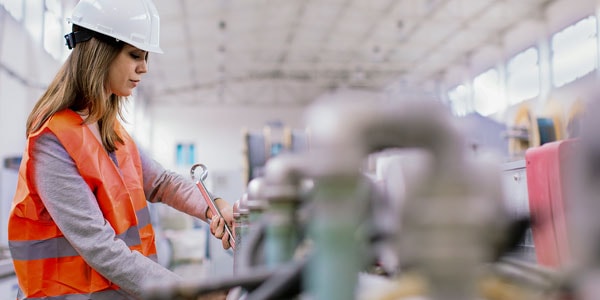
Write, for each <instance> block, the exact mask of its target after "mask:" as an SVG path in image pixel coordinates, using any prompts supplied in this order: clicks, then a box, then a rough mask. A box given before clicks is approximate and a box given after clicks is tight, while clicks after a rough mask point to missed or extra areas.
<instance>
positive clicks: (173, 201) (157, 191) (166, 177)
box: [139, 149, 214, 221]
mask: <svg viewBox="0 0 600 300" xmlns="http://www.w3.org/2000/svg"><path fill="white" fill-rule="evenodd" d="M139 152H140V158H141V160H142V172H143V174H144V193H145V194H146V198H147V200H148V201H150V202H162V203H165V204H167V205H169V206H171V207H173V208H175V209H177V210H179V211H182V212H184V213H187V214H188V215H192V216H194V217H197V218H200V219H201V220H203V221H206V210H207V208H208V205H207V204H206V201H205V200H204V199H203V197H202V194H201V193H200V190H198V187H197V186H196V184H195V183H194V182H193V181H192V180H191V179H188V178H185V177H183V176H182V175H180V174H178V173H175V172H172V171H169V170H166V169H165V168H164V167H163V166H161V165H160V164H159V163H158V162H156V161H155V160H153V159H152V158H150V157H149V156H148V155H147V154H146V153H145V152H144V151H143V150H141V149H140V150H139ZM213 198H214V195H213Z"/></svg>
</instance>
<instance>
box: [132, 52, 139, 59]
mask: <svg viewBox="0 0 600 300" xmlns="http://www.w3.org/2000/svg"><path fill="white" fill-rule="evenodd" d="M131 57H132V58H133V59H138V58H140V56H139V55H137V54H135V53H131Z"/></svg>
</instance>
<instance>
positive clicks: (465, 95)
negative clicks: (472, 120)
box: [448, 84, 470, 117]
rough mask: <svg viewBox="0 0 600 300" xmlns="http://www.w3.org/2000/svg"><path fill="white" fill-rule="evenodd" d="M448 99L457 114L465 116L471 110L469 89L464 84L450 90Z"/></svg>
mask: <svg viewBox="0 0 600 300" xmlns="http://www.w3.org/2000/svg"><path fill="white" fill-rule="evenodd" d="M448 99H449V100H450V106H451V107H452V112H453V113H454V115H456V116H459V117H460V116H464V115H466V114H467V113H469V112H470V107H469V90H468V89H467V87H465V86H464V85H462V84H461V85H459V86H457V87H455V88H453V89H451V90H449V91H448Z"/></svg>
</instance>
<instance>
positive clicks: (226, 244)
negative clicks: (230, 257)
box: [221, 231, 231, 250]
mask: <svg viewBox="0 0 600 300" xmlns="http://www.w3.org/2000/svg"><path fill="white" fill-rule="evenodd" d="M221 244H223V249H226V250H227V249H229V247H231V244H230V243H229V233H227V231H225V233H224V234H223V237H222V238H221Z"/></svg>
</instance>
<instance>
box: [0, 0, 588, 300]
mask: <svg viewBox="0 0 600 300" xmlns="http://www.w3.org/2000/svg"><path fill="white" fill-rule="evenodd" d="M154 2H155V4H156V6H157V9H158V12H159V14H160V22H161V32H160V37H161V40H160V43H161V47H162V49H163V51H164V54H150V55H149V59H148V69H149V70H148V73H147V74H145V75H144V77H143V79H142V82H141V84H140V85H139V87H138V88H137V89H136V90H135V93H134V95H132V96H131V97H130V98H131V99H130V101H128V104H127V115H126V116H125V119H126V121H125V122H124V124H125V127H126V128H127V129H128V131H129V132H130V133H131V135H132V136H133V137H134V138H135V139H136V141H137V143H138V146H139V147H141V148H144V149H145V150H146V151H147V152H148V153H149V154H150V155H151V156H152V157H153V158H154V159H155V160H156V161H158V162H159V163H160V164H162V165H163V166H164V167H166V168H168V169H171V170H174V171H176V172H179V173H181V174H184V175H185V176H189V172H190V168H191V166H192V165H194V164H195V163H203V164H205V165H206V166H208V169H209V175H208V178H207V180H206V184H207V185H208V186H209V188H210V190H211V191H212V192H213V193H214V194H217V195H219V196H221V197H222V198H223V199H226V200H228V201H229V202H230V203H231V204H234V203H235V202H236V201H238V200H240V199H241V198H242V196H243V195H244V194H245V193H247V192H248V183H249V181H250V180H251V179H253V178H255V177H258V176H261V175H264V173H265V170H264V167H265V164H266V162H267V161H268V160H269V159H272V158H275V157H277V156H278V155H279V154H281V153H284V152H293V153H302V152H303V151H307V150H308V151H310V149H311V147H313V145H314V144H313V142H314V141H313V140H312V139H313V138H316V139H318V134H319V130H318V129H316V128H311V124H312V125H315V123H311V122H312V121H311V120H312V119H310V116H311V115H310V113H311V112H313V111H314V110H315V109H316V110H318V109H319V107H320V106H319V105H321V104H323V103H342V104H341V105H340V106H339V111H340V113H342V112H346V110H345V109H346V108H348V109H349V111H350V113H349V115H347V116H345V117H346V119H344V120H343V121H342V122H341V123H342V124H344V125H343V127H345V128H346V127H347V128H350V130H351V129H352V128H355V127H356V126H355V125H353V124H355V122H358V124H360V122H361V121H360V120H362V119H361V117H360V114H361V112H362V111H370V109H371V108H372V106H377V105H380V104H381V105H395V106H398V107H400V108H402V107H403V103H410V104H407V110H408V111H409V112H410V109H414V110H416V111H419V108H415V107H414V106H413V104H414V103H418V102H419V101H421V100H422V101H430V100H431V101H434V102H436V103H440V105H441V106H442V107H443V108H444V112H445V113H447V114H448V115H449V116H450V120H451V122H452V124H454V125H456V127H457V128H458V130H459V132H460V133H461V134H462V135H463V137H464V140H465V141H466V143H467V144H468V146H467V147H466V150H465V152H467V153H468V154H467V155H468V156H469V157H471V156H472V157H484V156H485V157H487V156H489V157H492V159H493V160H494V161H495V162H497V163H498V164H499V165H500V168H501V171H502V176H501V177H499V178H498V180H497V181H496V182H495V186H497V187H499V188H501V189H502V190H503V194H504V198H505V200H504V202H505V203H504V204H505V205H506V208H507V211H508V212H509V215H513V216H530V214H531V213H532V212H531V208H532V206H531V205H532V204H531V201H532V200H531V199H529V198H530V197H531V193H529V194H528V190H527V188H528V186H527V184H526V183H525V181H519V180H520V179H521V177H519V176H525V172H526V170H525V169H526V158H525V153H526V151H527V150H529V149H531V148H535V147H541V146H542V145H543V144H545V143H551V142H556V141H562V140H567V139H570V138H577V137H578V133H579V132H580V131H579V130H580V129H581V128H580V126H579V123H578V122H579V121H580V119H581V118H582V117H583V115H584V112H586V104H587V103H589V102H592V101H595V100H597V98H598V97H599V95H600V94H599V93H598V88H597V86H598V79H599V74H600V70H599V68H598V67H599V60H600V38H599V35H598V32H599V30H600V23H599V22H598V17H599V16H600V15H599V13H598V12H599V11H600V10H599V9H600V2H598V1H596V0H575V1H573V0H323V1H314V0H312V1H311V0H277V1H274V0H243V1H240V0H210V1H195V0H154ZM76 4H77V1H76V0H0V159H1V161H2V168H1V170H0V249H1V250H2V252H1V253H0V254H2V257H1V258H2V259H1V260H0V299H14V297H13V295H15V293H16V288H17V287H16V278H15V277H14V274H13V270H12V261H11V259H10V253H9V251H8V241H7V230H6V228H7V219H8V213H9V210H10V207H11V202H12V197H13V195H14V192H15V187H16V182H17V172H18V166H19V165H18V164H19V161H20V157H21V155H22V152H23V149H24V147H25V142H26V136H25V122H26V119H27V116H28V114H29V112H30V111H31V109H32V107H33V105H34V104H35V102H36V101H37V100H38V99H39V97H40V96H41V94H42V93H43V92H44V90H45V88H46V87H47V86H48V84H49V82H50V81H51V79H52V78H53V76H54V74H55V73H56V71H57V70H58V68H59V67H60V65H61V64H62V63H63V62H64V61H65V59H66V57H67V56H68V55H69V53H70V50H69V49H68V48H67V47H66V46H65V45H64V39H63V38H62V37H63V36H64V35H65V34H67V33H68V32H70V24H68V22H67V21H66V18H68V17H69V16H70V14H71V11H72V9H73V7H74V6H75V5H76ZM359 104H365V105H364V106H359ZM353 105H358V106H357V107H358V108H356V109H355V110H351V109H350V108H349V107H354V106H353ZM416 106H417V107H418V105H416ZM334 111H335V109H334ZM400 111H402V109H400ZM315 115H316V114H315ZM332 119H334V118H332ZM324 123H326V122H324ZM357 126H358V125H357ZM419 130H420V129H417V128H415V132H419ZM425 132H426V131H425ZM423 134H429V133H427V132H426V133H423ZM342 152H343V151H342ZM394 154H396V153H395V152H389V151H388V152H375V151H373V153H369V156H368V157H365V161H364V162H363V163H364V165H362V167H361V170H362V171H363V173H365V174H366V175H368V176H370V178H373V180H374V181H375V182H378V183H379V184H380V185H383V186H384V188H385V189H386V191H388V192H389V193H390V194H392V195H393V194H394V191H396V192H398V190H400V191H399V192H398V193H401V192H402V189H401V188H400V186H402V185H405V184H406V185H408V184H409V183H407V182H410V179H406V181H404V182H403V183H398V182H396V183H391V182H390V181H391V180H390V178H389V177H386V173H385V172H383V171H382V170H381V169H378V168H380V167H381V166H383V165H385V164H386V163H390V161H392V160H391V159H390V157H392V156H394ZM409 160H410V159H409ZM415 161H418V160H416V159H413V160H410V162H409V163H405V164H406V165H408V166H407V169H408V170H410V169H411V167H412V168H415V166H414V164H416V163H415ZM319 163H320V162H318V161H307V162H306V164H307V165H309V166H311V165H313V164H314V165H317V164H319ZM405 172H408V171H406V170H405ZM527 176H530V174H529V173H527ZM409 177H410V176H409ZM548 180H550V179H548ZM529 188H530V189H531V186H529ZM390 191H391V192H390ZM400 198H401V197H400ZM153 206H156V207H154V210H153V213H154V217H155V218H154V219H153V222H156V224H155V226H156V227H157V228H158V229H157V236H158V237H159V238H157V245H158V248H159V258H160V259H159V260H160V262H161V263H162V264H164V265H165V266H168V267H169V268H172V269H174V270H176V271H177V272H179V273H180V274H183V275H184V276H196V277H200V278H202V277H203V276H206V277H210V276H216V277H218V278H221V277H227V276H233V274H234V269H233V265H234V254H233V252H232V251H231V250H228V251H225V250H223V249H222V248H221V245H220V241H218V240H216V239H214V238H211V237H210V233H209V232H208V228H207V225H206V224H204V223H203V222H201V221H199V220H195V219H193V218H191V217H188V216H185V215H182V214H181V213H178V212H175V211H174V210H171V209H168V208H166V207H164V206H162V205H160V204H157V205H153ZM535 235H536V233H535V232H534V233H533V234H532V232H531V229H528V230H527V233H526V234H525V235H524V236H525V238H524V240H522V241H521V242H520V244H519V251H521V256H520V257H521V258H522V259H523V260H524V261H526V262H527V263H530V264H532V265H535V266H542V265H544V266H543V267H544V268H550V269H553V268H554V269H555V268H558V266H560V265H561V260H560V259H557V260H553V259H552V258H550V259H547V257H548V256H543V255H549V254H547V252H546V253H542V254H540V253H539V252H538V251H544V250H542V249H541V248H539V249H536V248H538V247H542V246H541V245H547V244H545V242H547V241H542V240H536V236H535ZM557 235H558V234H557ZM556 239H557V240H560V238H556ZM540 241H542V242H540ZM540 243H541V244H540ZM559 248H560V247H559ZM559 250H560V249H559ZM559 250H556V251H559ZM547 251H550V250H547ZM550 252H551V251H550ZM536 255H537V256H536ZM540 255H542V257H543V258H542V260H541V261H540ZM550 256H551V255H550ZM544 259H547V260H544ZM315 289H317V288H315ZM540 289H541V288H540ZM317 293H318V292H317ZM323 293H325V292H323ZM325 294H326V293H325ZM5 295H8V296H5ZM528 295H531V293H530V294H528ZM532 297H533V296H532ZM358 298H360V297H358V296H357V299H358ZM314 299H317V298H314ZM364 299H378V298H376V297H375V298H369V297H365V298H364ZM380 299H392V298H380ZM394 299H396V298H394ZM398 299H403V298H398ZM448 299H450V298H448ZM497 299H500V298H497ZM523 299H525V298H523ZM531 299H538V298H531ZM539 299H544V298H539ZM545 299H550V298H545ZM557 299H558V298H557ZM582 299H594V298H593V297H592V298H582Z"/></svg>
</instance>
